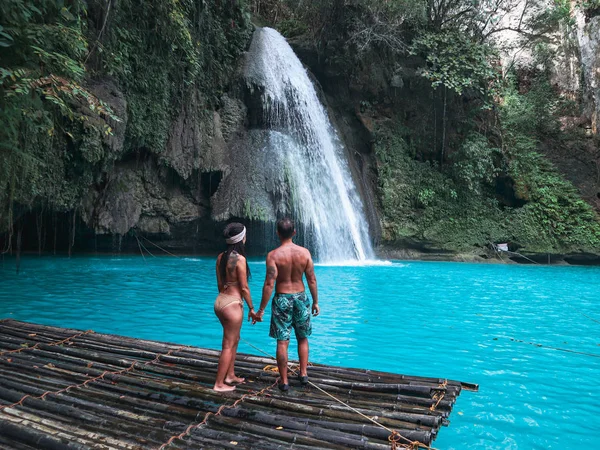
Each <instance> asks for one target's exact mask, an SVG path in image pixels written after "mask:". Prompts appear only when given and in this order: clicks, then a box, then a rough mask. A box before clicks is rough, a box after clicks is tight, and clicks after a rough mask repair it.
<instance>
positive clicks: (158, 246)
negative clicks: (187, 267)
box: [142, 236, 181, 259]
mask: <svg viewBox="0 0 600 450" xmlns="http://www.w3.org/2000/svg"><path fill="white" fill-rule="evenodd" d="M142 239H144V240H146V241H148V242H150V243H151V244H152V245H154V246H155V247H156V248H158V249H160V250H162V251H163V252H165V253H166V254H167V255H171V256H174V257H175V258H179V259H181V256H177V255H174V254H173V253H171V252H170V251H168V250H165V249H164V248H162V247H161V246H160V245H157V244H155V243H154V242H152V241H151V240H150V239H148V238H147V237H145V236H142ZM146 251H148V250H147V249H146ZM148 253H150V252H148Z"/></svg>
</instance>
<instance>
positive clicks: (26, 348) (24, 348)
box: [0, 330, 94, 356]
mask: <svg viewBox="0 0 600 450" xmlns="http://www.w3.org/2000/svg"><path fill="white" fill-rule="evenodd" d="M91 333H94V330H87V331H84V332H82V333H77V334H75V335H73V336H69V337H68V338H66V339H63V340H61V341H56V342H38V343H37V344H35V345H34V346H33V347H29V345H28V344H25V343H24V344H21V345H22V347H21V348H17V349H15V350H6V351H3V352H0V356H3V355H8V354H11V353H21V352H24V351H25V350H35V349H36V348H39V347H40V345H41V344H46V345H48V346H55V345H62V344H65V343H67V342H69V341H71V340H73V339H75V338H78V337H81V336H84V335H86V334H91ZM30 336H32V335H30ZM33 336H35V333H34V334H33Z"/></svg>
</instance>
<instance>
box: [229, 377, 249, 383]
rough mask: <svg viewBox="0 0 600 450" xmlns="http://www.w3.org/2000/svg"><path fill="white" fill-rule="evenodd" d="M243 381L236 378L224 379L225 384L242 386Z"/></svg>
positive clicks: (240, 378) (243, 379)
mask: <svg viewBox="0 0 600 450" xmlns="http://www.w3.org/2000/svg"><path fill="white" fill-rule="evenodd" d="M244 381H246V379H245V378H242V377H236V376H234V377H228V378H225V383H226V384H242V383H243V382H244Z"/></svg>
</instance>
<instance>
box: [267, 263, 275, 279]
mask: <svg viewBox="0 0 600 450" xmlns="http://www.w3.org/2000/svg"><path fill="white" fill-rule="evenodd" d="M276 272H277V269H276V268H275V266H267V279H268V280H274V279H275V273H276Z"/></svg>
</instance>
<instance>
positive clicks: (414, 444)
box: [240, 338, 447, 450]
mask: <svg viewBox="0 0 600 450" xmlns="http://www.w3.org/2000/svg"><path fill="white" fill-rule="evenodd" d="M240 340H241V341H244V343H246V344H248V345H249V346H250V347H252V348H255V349H256V350H258V351H259V352H261V353H262V354H264V355H267V356H269V357H270V358H272V359H277V358H275V357H273V356H272V355H270V354H269V353H267V352H265V351H264V350H262V349H259V348H258V347H256V346H254V345H252V344H251V343H249V342H248V341H246V340H245V339H244V338H240ZM270 367H271V366H266V367H265V369H269V368H270ZM288 368H289V370H290V372H292V373H293V374H297V373H298V372H296V371H295V370H294V369H293V368H292V366H291V365H288ZM275 383H277V381H276V382H275ZM308 384H310V385H311V386H312V387H314V388H316V389H318V390H319V391H321V392H322V393H323V394H325V395H327V396H329V397H331V398H332V399H333V400H335V401H336V402H338V403H340V404H341V405H344V406H345V407H346V408H348V409H349V410H351V411H352V412H355V413H356V414H358V415H359V416H361V417H363V418H364V419H367V420H368V421H370V422H372V423H373V424H375V425H376V426H378V427H380V428H383V429H384V430H386V431H387V432H389V433H390V436H389V437H388V441H389V442H390V446H391V448H392V450H395V449H397V448H398V446H399V445H400V446H403V447H405V448H415V449H416V448H425V449H429V450H435V449H434V448H433V447H430V446H428V445H426V444H423V443H422V442H419V441H412V440H410V439H408V438H407V437H404V436H402V435H401V434H400V433H398V432H397V431H396V430H392V429H391V428H388V427H386V426H385V425H383V424H381V423H379V422H377V421H376V420H375V419H373V418H372V417H369V416H367V415H366V414H363V413H362V412H360V411H359V410H358V409H356V408H354V407H352V406H350V405H349V404H347V403H346V402H344V401H342V400H340V399H339V398H337V397H335V396H334V395H332V394H330V393H329V392H327V391H326V390H325V389H322V388H321V387H319V386H317V385H316V384H315V383H313V382H312V381H310V380H309V381H308ZM446 385H447V380H444V383H442V384H440V387H445V386H446ZM442 398H443V395H442ZM441 401H442V400H441V398H440V399H439V400H438V401H437V403H436V404H435V407H437V405H439V403H440V402H441ZM434 409H435V408H434ZM432 411H433V409H432ZM400 440H403V441H405V442H406V443H407V444H399V442H400Z"/></svg>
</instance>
